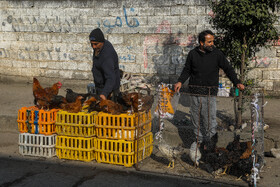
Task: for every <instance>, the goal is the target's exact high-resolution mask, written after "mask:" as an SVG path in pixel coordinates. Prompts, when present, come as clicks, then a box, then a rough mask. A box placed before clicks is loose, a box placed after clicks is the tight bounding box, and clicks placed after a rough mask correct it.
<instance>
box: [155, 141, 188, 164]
mask: <svg viewBox="0 0 280 187" xmlns="http://www.w3.org/2000/svg"><path fill="white" fill-rule="evenodd" d="M158 149H159V150H160V152H161V153H162V154H163V155H165V156H166V157H167V159H168V160H169V164H168V168H172V169H173V168H174V162H175V159H176V158H177V157H178V156H179V155H181V154H183V153H184V152H186V150H185V149H184V148H182V147H181V146H178V147H172V146H170V145H168V144H167V143H166V142H165V141H164V140H163V139H160V141H159V144H158Z"/></svg>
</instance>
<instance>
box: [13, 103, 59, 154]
mask: <svg viewBox="0 0 280 187" xmlns="http://www.w3.org/2000/svg"><path fill="white" fill-rule="evenodd" d="M57 112H58V110H57V109H52V110H49V111H46V110H40V109H38V108H37V107H35V106H31V107H22V108H21V109H20V110H19V111H18V119H17V122H18V129H19V132H20V134H19V153H20V154H21V155H24V156H25V155H28V156H39V157H52V156H55V141H56V134H55V133H56V128H55V121H56V113H57Z"/></svg>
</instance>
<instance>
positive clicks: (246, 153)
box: [240, 141, 252, 159]
mask: <svg viewBox="0 0 280 187" xmlns="http://www.w3.org/2000/svg"><path fill="white" fill-rule="evenodd" d="M243 143H245V144H246V150H245V151H244V152H243V153H242V155H241V157H240V159H247V158H249V157H250V156H251V154H252V142H251V141H248V142H243ZM243 143H241V147H242V144H243Z"/></svg>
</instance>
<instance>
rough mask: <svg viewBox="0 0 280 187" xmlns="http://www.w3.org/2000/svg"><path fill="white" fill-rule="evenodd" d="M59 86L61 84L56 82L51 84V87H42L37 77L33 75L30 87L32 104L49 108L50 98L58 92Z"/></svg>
mask: <svg viewBox="0 0 280 187" xmlns="http://www.w3.org/2000/svg"><path fill="white" fill-rule="evenodd" d="M61 86H62V84H61V83H60V82H57V83H55V84H53V86H52V87H47V88H43V87H42V86H41V84H40V83H39V81H38V79H36V78H35V77H34V78H33V87H32V91H33V96H34V104H35V105H37V106H38V108H44V109H49V108H50V105H51V101H52V99H53V98H54V96H56V95H57V94H58V91H59V89H60V88H61Z"/></svg>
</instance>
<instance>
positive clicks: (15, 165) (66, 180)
mask: <svg viewBox="0 0 280 187" xmlns="http://www.w3.org/2000/svg"><path fill="white" fill-rule="evenodd" d="M0 176H1V177H0V186H1V187H6V186H28V187H32V186H34V187H35V186H36V187H37V186H60V187H64V186H83V187H84V186H189V187H192V186H193V187H194V186H196V187H197V186H203V187H212V186H232V185H228V184H225V183H213V182H210V181H206V180H205V181H201V180H195V179H191V178H183V177H174V176H170V175H169V176H168V175H159V174H154V173H148V172H137V171H132V170H129V169H128V170H122V171H120V170H114V169H109V168H106V167H105V168H104V167H103V168H102V167H98V168H97V167H95V166H92V164H89V165H88V166H85V165H84V164H83V165H79V164H73V162H62V163H55V162H49V161H47V160H44V159H42V160H25V159H13V158H5V157H0Z"/></svg>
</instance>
